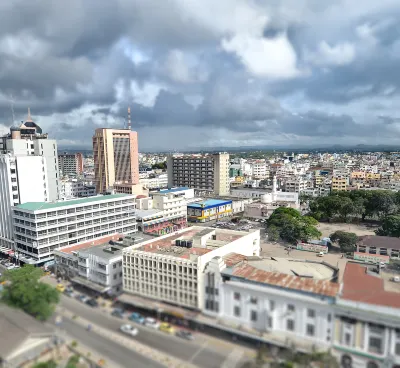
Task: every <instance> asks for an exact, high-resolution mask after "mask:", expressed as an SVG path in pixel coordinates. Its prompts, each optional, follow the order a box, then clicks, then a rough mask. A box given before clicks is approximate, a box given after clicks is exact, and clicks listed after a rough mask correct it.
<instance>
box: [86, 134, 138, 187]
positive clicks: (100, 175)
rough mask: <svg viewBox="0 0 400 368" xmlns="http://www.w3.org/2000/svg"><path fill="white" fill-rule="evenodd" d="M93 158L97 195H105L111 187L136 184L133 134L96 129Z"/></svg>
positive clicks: (135, 143) (134, 135)
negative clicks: (116, 184)
mask: <svg viewBox="0 0 400 368" xmlns="http://www.w3.org/2000/svg"><path fill="white" fill-rule="evenodd" d="M93 157H94V173H95V180H96V191H97V193H104V192H106V191H107V190H109V189H110V188H111V187H113V185H114V184H115V183H119V184H138V183H139V152H138V135H137V132H133V131H131V130H130V129H107V128H99V129H96V131H95V135H94V136H93Z"/></svg>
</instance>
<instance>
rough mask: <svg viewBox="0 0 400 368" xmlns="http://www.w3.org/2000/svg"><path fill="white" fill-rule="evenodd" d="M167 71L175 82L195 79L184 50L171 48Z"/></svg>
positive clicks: (187, 81)
mask: <svg viewBox="0 0 400 368" xmlns="http://www.w3.org/2000/svg"><path fill="white" fill-rule="evenodd" d="M165 71H166V73H167V74H168V76H169V77H170V78H171V79H172V80H174V81H175V82H179V83H190V82H192V81H193V79H192V76H191V75H190V70H189V66H188V63H187V62H186V60H185V57H184V54H183V52H182V51H180V50H171V51H170V52H169V53H168V56H167V60H166V63H165Z"/></svg>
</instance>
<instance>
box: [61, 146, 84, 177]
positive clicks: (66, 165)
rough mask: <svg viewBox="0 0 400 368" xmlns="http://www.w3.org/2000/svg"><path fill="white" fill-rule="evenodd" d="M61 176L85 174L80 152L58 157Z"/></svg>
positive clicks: (65, 153)
mask: <svg viewBox="0 0 400 368" xmlns="http://www.w3.org/2000/svg"><path fill="white" fill-rule="evenodd" d="M58 168H59V171H60V175H72V176H73V175H80V174H82V173H83V155H82V153H80V152H77V153H67V152H64V153H63V154H61V155H58Z"/></svg>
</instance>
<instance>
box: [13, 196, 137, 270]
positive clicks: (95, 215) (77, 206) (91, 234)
mask: <svg viewBox="0 0 400 368" xmlns="http://www.w3.org/2000/svg"><path fill="white" fill-rule="evenodd" d="M135 205H136V203H135V196H132V195H126V194H114V195H104V196H102V195H100V196H95V197H88V198H82V199H75V200H69V201H68V200H67V201H58V202H27V203H23V204H20V205H18V206H15V207H13V222H14V233H15V246H16V252H17V253H18V259H19V260H20V261H22V262H24V263H31V264H38V265H41V264H44V263H45V262H48V261H52V260H53V252H54V250H56V249H58V248H62V247H65V246H68V245H72V244H76V243H79V242H82V241H89V240H94V239H97V238H101V237H103V236H106V235H111V234H115V233H119V234H132V233H135V232H136V231H137V226H136V216H135Z"/></svg>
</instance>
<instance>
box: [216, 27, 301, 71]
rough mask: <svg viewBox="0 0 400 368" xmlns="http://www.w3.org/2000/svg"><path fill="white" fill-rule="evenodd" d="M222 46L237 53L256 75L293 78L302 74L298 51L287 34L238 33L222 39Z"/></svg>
mask: <svg viewBox="0 0 400 368" xmlns="http://www.w3.org/2000/svg"><path fill="white" fill-rule="evenodd" d="M222 48H223V49H224V50H225V51H226V52H229V53H233V54H235V55H236V56H237V57H238V59H239V60H240V61H241V62H242V64H243V65H244V66H245V67H246V69H247V70H248V71H249V72H250V73H251V74H253V75H254V76H257V77H267V78H292V77H296V76H299V75H301V72H300V71H299V70H298V69H297V55H296V52H295V50H294V48H293V46H292V45H291V43H290V42H289V40H288V39H287V36H286V34H280V35H278V36H277V37H275V38H263V37H261V36H260V37H255V36H251V35H244V34H243V35H236V36H234V37H232V38H231V39H224V40H222Z"/></svg>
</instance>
